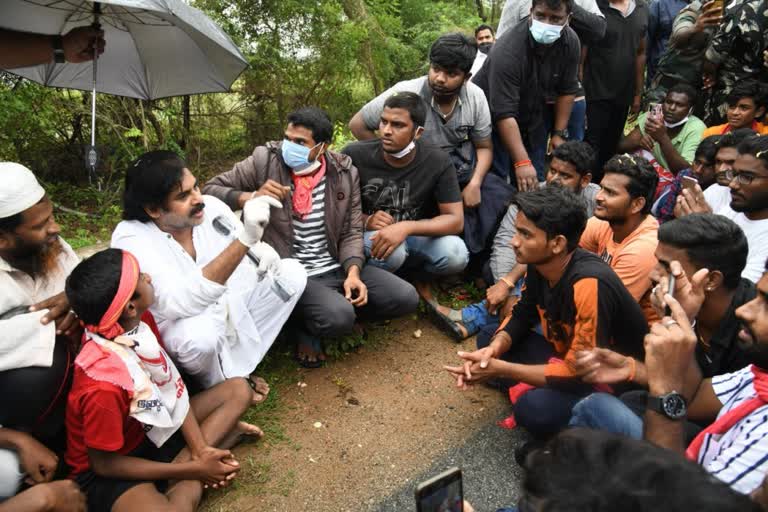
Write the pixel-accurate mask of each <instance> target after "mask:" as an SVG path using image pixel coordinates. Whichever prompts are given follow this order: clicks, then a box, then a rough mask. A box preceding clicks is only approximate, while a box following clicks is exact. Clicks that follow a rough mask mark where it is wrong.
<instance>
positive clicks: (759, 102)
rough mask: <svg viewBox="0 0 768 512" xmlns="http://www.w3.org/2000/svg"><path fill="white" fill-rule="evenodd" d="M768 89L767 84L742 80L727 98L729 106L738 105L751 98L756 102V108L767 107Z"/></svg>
mask: <svg viewBox="0 0 768 512" xmlns="http://www.w3.org/2000/svg"><path fill="white" fill-rule="evenodd" d="M767 89H768V88H766V86H765V84H762V83H760V82H758V81H757V80H742V81H740V82H737V83H736V85H734V86H733V89H731V92H730V93H728V96H726V97H725V101H726V102H727V103H728V106H730V107H732V106H734V105H736V104H737V103H738V102H739V100H740V99H742V98H751V99H752V101H754V102H755V107H756V108H760V107H765V106H766V105H768V90H767Z"/></svg>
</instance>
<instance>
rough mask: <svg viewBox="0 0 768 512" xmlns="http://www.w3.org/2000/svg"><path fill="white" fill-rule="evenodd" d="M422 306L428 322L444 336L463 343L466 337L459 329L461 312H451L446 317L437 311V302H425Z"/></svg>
mask: <svg viewBox="0 0 768 512" xmlns="http://www.w3.org/2000/svg"><path fill="white" fill-rule="evenodd" d="M424 304H425V305H426V308H427V314H428V315H429V318H430V320H432V322H434V324H435V325H436V326H437V327H438V328H439V329H440V330H441V331H443V332H444V333H445V334H447V335H448V336H450V337H451V338H452V339H453V340H454V341H456V342H459V341H463V340H464V339H465V338H467V336H466V335H465V334H464V332H463V331H462V330H461V328H460V327H459V325H458V324H459V323H461V311H456V310H453V309H452V310H451V312H450V313H449V314H448V315H444V314H443V313H441V312H440V311H439V310H438V309H437V306H438V304H437V302H436V301H435V302H433V301H425V302H424Z"/></svg>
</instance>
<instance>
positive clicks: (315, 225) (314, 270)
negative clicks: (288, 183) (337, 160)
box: [293, 176, 341, 276]
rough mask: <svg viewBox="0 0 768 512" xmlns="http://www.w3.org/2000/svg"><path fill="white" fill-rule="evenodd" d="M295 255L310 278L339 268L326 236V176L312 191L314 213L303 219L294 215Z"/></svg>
mask: <svg viewBox="0 0 768 512" xmlns="http://www.w3.org/2000/svg"><path fill="white" fill-rule="evenodd" d="M293 254H294V257H295V258H296V259H297V260H299V262H301V264H302V265H304V268H305V269H306V270H307V275H308V276H316V275H318V274H323V273H325V272H328V271H329V270H334V269H336V268H339V267H340V266H341V265H339V262H338V261H336V260H335V259H334V258H333V256H331V253H330V252H329V251H328V237H327V236H326V234H325V176H323V178H322V179H321V180H320V182H319V183H318V184H317V185H316V186H315V188H314V190H312V211H311V212H310V213H309V214H308V215H307V216H306V217H304V218H303V219H301V218H299V217H298V216H297V215H296V214H295V213H294V214H293Z"/></svg>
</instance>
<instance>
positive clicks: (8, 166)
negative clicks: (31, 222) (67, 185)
mask: <svg viewBox="0 0 768 512" xmlns="http://www.w3.org/2000/svg"><path fill="white" fill-rule="evenodd" d="M44 195H45V190H43V187H41V186H40V184H39V183H38V182H37V178H35V175H34V174H32V171H30V170H29V169H27V168H26V167H24V166H23V165H21V164H17V163H14V162H0V219H4V218H6V217H10V216H12V215H16V214H17V213H21V212H23V211H24V210H26V209H27V208H31V207H32V206H34V205H36V204H37V203H38V202H39V201H40V199H42V198H43V196H44Z"/></svg>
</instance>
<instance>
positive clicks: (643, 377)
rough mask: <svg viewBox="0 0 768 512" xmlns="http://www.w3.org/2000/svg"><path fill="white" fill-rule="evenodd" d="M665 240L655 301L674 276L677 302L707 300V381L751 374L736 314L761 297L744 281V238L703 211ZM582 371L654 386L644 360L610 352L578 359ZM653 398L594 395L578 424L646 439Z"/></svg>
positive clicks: (666, 231) (669, 230) (667, 230)
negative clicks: (740, 372)
mask: <svg viewBox="0 0 768 512" xmlns="http://www.w3.org/2000/svg"><path fill="white" fill-rule="evenodd" d="M658 236H659V243H658V247H657V248H656V257H657V259H658V264H657V266H656V268H655V269H654V271H653V272H652V273H651V279H652V280H653V281H654V282H655V283H657V286H656V287H655V289H654V290H655V293H654V296H653V299H654V302H655V303H656V304H657V305H660V304H661V302H660V298H661V297H663V292H664V291H666V289H667V282H668V279H669V275H670V274H673V275H674V276H675V278H676V279H675V290H674V295H675V296H677V297H679V296H681V295H696V296H700V297H701V298H702V302H701V309H700V311H699V313H698V314H697V316H696V326H695V329H696V333H697V336H698V341H699V342H698V344H697V345H696V351H695V357H696V364H697V365H698V367H699V369H700V370H701V373H702V375H703V376H704V377H713V376H715V375H720V374H723V373H728V372H734V371H737V370H740V369H741V368H744V367H745V366H746V365H747V364H748V363H749V361H748V359H747V357H746V353H745V352H744V350H743V348H742V347H741V346H740V344H739V342H738V338H737V336H736V335H737V333H738V331H739V329H740V327H739V321H738V320H737V318H736V316H735V311H736V309H738V308H739V307H740V306H741V305H743V304H746V303H747V302H749V301H750V300H752V299H753V298H754V297H755V285H754V284H753V283H752V281H749V280H748V279H744V278H742V277H741V272H742V270H743V269H744V266H745V264H746V261H747V238H746V237H745V236H744V232H743V231H742V230H741V229H740V228H739V226H737V225H736V224H735V223H734V222H733V221H731V220H729V219H727V218H725V217H722V216H720V215H713V214H711V213H706V214H703V213H700V214H694V215H687V216H685V217H682V218H680V219H676V220H673V221H670V222H668V223H666V224H664V225H663V226H661V227H660V228H659V233H658ZM687 276H690V280H689V277H687ZM691 281H692V282H691ZM661 314H662V315H663V311H661ZM578 365H579V367H580V369H581V373H584V375H585V376H584V379H585V380H587V381H590V382H595V383H600V384H613V383H615V382H626V381H629V380H631V381H633V382H635V383H637V384H639V385H641V386H643V387H646V386H647V385H648V377H647V372H646V369H645V365H644V364H643V362H642V361H634V360H630V358H629V357H627V356H623V355H620V354H617V353H615V352H613V351H611V350H609V349H602V348H598V349H595V350H592V351H585V352H584V353H581V354H578ZM645 395H646V393H645V392H641V391H631V392H629V393H627V394H625V395H622V397H621V399H619V398H616V397H614V396H611V395H607V394H604V393H595V394H593V395H590V396H589V397H587V398H585V399H584V400H582V401H581V402H579V403H578V404H576V406H575V407H574V408H573V417H572V418H571V425H575V426H585V427H590V428H595V429H600V430H609V431H612V432H616V433H621V434H625V435H628V436H632V437H635V438H637V439H640V438H641V437H642V434H643V422H642V414H643V410H644V407H645V399H646V396H645ZM700 428H701V427H700V426H698V425H697V424H695V423H692V422H689V424H687V426H686V432H687V433H688V435H689V437H690V436H691V435H692V434H694V433H696V432H698V430H700Z"/></svg>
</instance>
